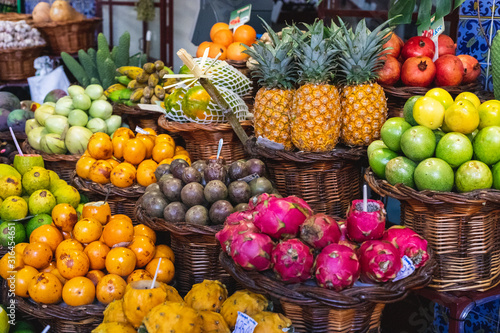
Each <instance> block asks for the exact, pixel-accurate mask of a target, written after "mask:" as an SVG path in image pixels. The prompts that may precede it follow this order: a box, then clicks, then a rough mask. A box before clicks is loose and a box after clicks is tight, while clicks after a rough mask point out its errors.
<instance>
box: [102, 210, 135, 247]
mask: <svg viewBox="0 0 500 333" xmlns="http://www.w3.org/2000/svg"><path fill="white" fill-rule="evenodd" d="M113 217H114V218H113ZM113 217H112V218H111V220H110V221H109V223H108V224H106V225H105V226H104V230H103V231H102V236H103V237H102V239H103V242H104V243H105V244H106V245H107V246H109V247H113V245H115V244H119V243H129V242H131V241H132V239H133V238H134V226H133V225H132V222H130V221H129V220H130V219H129V220H127V219H125V218H116V215H115V216H113ZM127 245H128V244H127Z"/></svg>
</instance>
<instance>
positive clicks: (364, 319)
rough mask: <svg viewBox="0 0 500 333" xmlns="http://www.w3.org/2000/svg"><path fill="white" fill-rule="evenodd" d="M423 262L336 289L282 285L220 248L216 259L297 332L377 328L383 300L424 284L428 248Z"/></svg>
mask: <svg viewBox="0 0 500 333" xmlns="http://www.w3.org/2000/svg"><path fill="white" fill-rule="evenodd" d="M429 253H430V258H429V261H428V262H427V264H426V265H425V266H423V267H420V268H418V269H417V270H416V271H415V273H414V274H412V275H411V276H409V277H407V278H406V279H403V280H400V281H398V282H388V283H385V284H383V285H373V286H366V287H353V288H350V289H345V290H342V291H341V292H336V291H333V290H328V289H325V288H321V287H318V286H316V285H313V284H309V283H305V284H289V285H286V284H284V283H283V282H281V281H278V280H276V279H275V278H274V277H273V274H272V271H271V270H268V271H266V272H256V271H246V270H244V269H243V268H241V267H240V266H238V265H236V264H235V263H234V261H233V260H232V259H231V257H229V256H228V255H227V254H226V253H224V252H221V254H220V262H221V265H222V267H224V269H226V271H228V272H229V273H230V274H231V275H232V276H233V277H234V278H235V280H236V281H237V282H238V283H240V284H241V285H242V286H244V287H245V288H247V289H250V290H251V291H254V292H256V293H259V294H264V295H268V296H271V297H274V298H277V299H279V300H280V302H281V306H282V308H283V311H284V313H285V315H286V316H287V317H288V318H290V319H291V320H292V323H293V326H294V327H295V329H296V331H298V332H314V333H321V332H343V333H344V332H366V331H369V332H379V326H380V317H381V314H382V310H383V308H384V305H385V304H386V303H393V302H397V301H400V300H402V299H403V298H405V297H406V296H407V294H408V293H409V291H410V290H411V289H418V288H423V287H425V286H426V285H427V284H428V283H429V282H430V281H431V277H432V271H433V270H434V268H435V266H436V264H435V261H434V259H433V255H432V251H431V250H429Z"/></svg>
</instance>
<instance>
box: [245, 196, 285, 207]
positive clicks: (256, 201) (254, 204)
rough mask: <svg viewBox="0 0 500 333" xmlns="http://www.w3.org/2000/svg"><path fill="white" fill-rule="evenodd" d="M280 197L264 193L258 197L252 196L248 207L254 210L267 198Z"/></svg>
mask: <svg viewBox="0 0 500 333" xmlns="http://www.w3.org/2000/svg"><path fill="white" fill-rule="evenodd" d="M273 199H278V198H277V197H276V196H275V195H274V194H268V193H262V194H261V195H259V196H257V197H252V198H251V199H250V201H248V209H249V210H251V211H253V210H255V209H256V208H257V206H258V205H260V204H261V203H263V202H264V201H266V200H273Z"/></svg>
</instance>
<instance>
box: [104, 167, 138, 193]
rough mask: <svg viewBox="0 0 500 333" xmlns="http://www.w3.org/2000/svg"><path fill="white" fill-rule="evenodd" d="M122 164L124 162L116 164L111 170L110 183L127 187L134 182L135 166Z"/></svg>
mask: <svg viewBox="0 0 500 333" xmlns="http://www.w3.org/2000/svg"><path fill="white" fill-rule="evenodd" d="M124 164H125V163H121V164H118V165H117V166H116V167H115V168H114V169H113V170H112V171H111V176H110V180H111V184H113V185H115V186H117V187H129V186H131V185H132V184H134V181H135V177H136V170H135V168H133V169H132V168H130V167H128V166H126V165H124ZM126 164H129V163H126Z"/></svg>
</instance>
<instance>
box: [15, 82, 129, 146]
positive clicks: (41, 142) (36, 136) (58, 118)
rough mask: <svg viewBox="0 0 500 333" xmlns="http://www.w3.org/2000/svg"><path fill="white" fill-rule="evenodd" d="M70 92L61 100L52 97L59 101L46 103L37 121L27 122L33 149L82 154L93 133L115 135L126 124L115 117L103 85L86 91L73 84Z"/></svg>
mask: <svg viewBox="0 0 500 333" xmlns="http://www.w3.org/2000/svg"><path fill="white" fill-rule="evenodd" d="M68 93H69V96H63V97H60V98H57V97H53V96H52V95H50V98H53V99H56V102H45V103H43V104H42V105H41V106H40V107H38V108H37V109H36V110H35V114H34V119H30V120H28V121H26V126H25V132H26V135H27V136H28V142H29V144H30V146H31V147H32V148H33V149H36V150H41V151H43V152H44V153H47V154H65V153H67V152H69V153H70V154H74V155H81V154H83V153H84V152H85V149H86V147H87V143H88V141H89V139H90V137H91V136H92V134H93V133H96V132H103V133H108V134H109V135H111V134H113V133H114V132H115V130H116V129H118V128H119V127H120V126H121V125H122V118H121V117H120V116H117V115H113V114H112V113H113V107H112V106H111V104H110V103H109V102H108V101H107V100H106V96H104V95H103V89H102V87H101V86H100V85H98V84H91V85H88V86H87V88H85V89H84V88H83V87H81V86H78V85H73V86H70V87H69V88H68ZM49 94H51V93H49ZM54 94H55V93H54ZM59 96H60V95H59ZM46 99H47V98H46Z"/></svg>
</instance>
